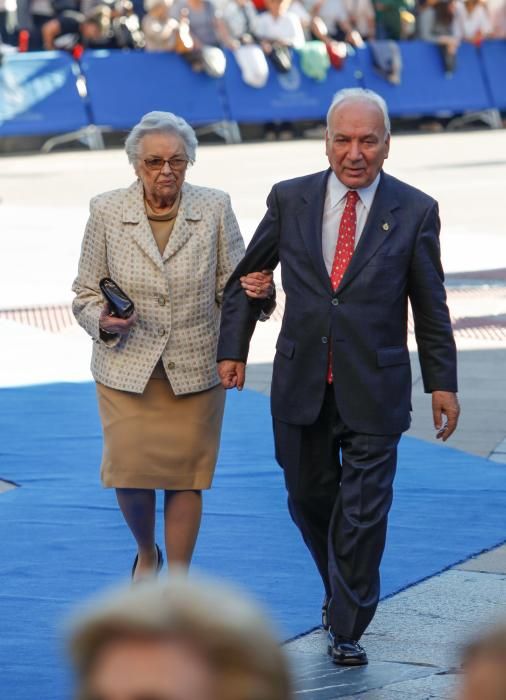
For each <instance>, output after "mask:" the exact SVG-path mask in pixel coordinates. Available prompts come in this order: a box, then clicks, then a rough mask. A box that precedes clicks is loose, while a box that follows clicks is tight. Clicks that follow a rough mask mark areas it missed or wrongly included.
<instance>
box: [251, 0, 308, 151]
mask: <svg viewBox="0 0 506 700" xmlns="http://www.w3.org/2000/svg"><path fill="white" fill-rule="evenodd" d="M265 7H266V8H267V11H266V12H264V13H262V14H261V15H259V16H258V19H257V22H256V35H257V37H258V38H259V40H260V45H261V47H262V49H263V51H264V53H265V55H266V56H267V57H268V58H269V59H270V61H271V65H272V66H273V67H274V68H275V70H277V71H278V72H280V73H287V72H289V71H290V70H291V67H292V57H291V50H292V49H299V48H301V47H302V46H304V44H305V41H306V39H305V37H304V30H303V29H302V24H301V22H300V19H299V18H298V17H297V15H295V14H294V13H293V12H290V0H265ZM293 135H294V131H293V125H292V124H291V123H290V122H268V123H267V124H265V125H264V137H265V139H267V140H273V139H275V138H277V137H278V136H279V138H281V139H290V138H293Z"/></svg>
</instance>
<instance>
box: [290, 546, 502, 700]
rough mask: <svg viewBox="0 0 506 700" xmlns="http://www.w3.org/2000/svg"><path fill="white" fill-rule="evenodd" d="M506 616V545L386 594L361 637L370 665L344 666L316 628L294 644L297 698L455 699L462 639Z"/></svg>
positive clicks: (292, 653)
mask: <svg viewBox="0 0 506 700" xmlns="http://www.w3.org/2000/svg"><path fill="white" fill-rule="evenodd" d="M499 618H503V619H506V547H505V546H502V547H499V548H497V549H495V550H493V551H492V552H490V553H486V554H483V555H480V556H479V557H476V558H473V559H471V560H470V561H469V562H466V563H464V564H461V565H459V566H458V567H455V568H454V569H451V570H449V571H447V572H445V573H443V574H440V575H438V576H434V577H433V578H430V579H428V580H427V581H424V582H422V583H419V584H418V585H416V586H412V587H411V588H408V589H407V590H405V591H403V592H401V593H398V594H397V595H395V596H393V597H391V598H389V599H387V600H385V601H383V602H382V603H380V605H379V607H378V611H377V613H376V615H375V617H374V620H373V622H372V623H371V625H370V627H369V629H368V630H367V632H366V634H365V635H364V637H363V638H362V643H363V645H364V647H365V648H366V650H367V653H368V655H369V666H368V667H367V668H356V669H353V668H352V669H345V670H343V669H340V668H338V667H335V666H334V665H333V664H332V662H331V661H330V659H328V658H326V656H325V654H326V634H325V632H324V631H323V630H320V629H319V630H315V631H313V632H310V633H309V634H307V635H305V636H303V637H301V638H299V639H297V640H295V641H293V642H289V643H288V644H287V649H288V650H289V653H290V656H291V657H292V658H293V662H294V667H295V668H296V669H297V679H298V681H297V692H296V697H299V696H300V697H307V698H311V699H312V700H331V699H332V698H342V699H344V698H351V697H353V698H355V699H357V698H361V699H363V700H387V699H388V700H396V699H397V698H398V699H399V700H401V698H413V699H415V698H416V700H426V699H428V698H441V699H443V698H454V697H455V692H456V686H457V683H458V676H459V665H460V661H459V653H460V650H461V647H462V645H463V644H465V642H466V641H468V640H469V639H471V638H472V636H473V635H474V634H476V633H477V632H479V631H482V630H483V628H484V627H485V626H486V625H489V624H492V623H494V622H497V620H498V619H499Z"/></svg>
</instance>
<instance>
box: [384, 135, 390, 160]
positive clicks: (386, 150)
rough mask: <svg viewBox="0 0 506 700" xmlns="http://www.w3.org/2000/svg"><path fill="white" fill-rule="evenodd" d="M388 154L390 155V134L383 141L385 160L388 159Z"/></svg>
mask: <svg viewBox="0 0 506 700" xmlns="http://www.w3.org/2000/svg"><path fill="white" fill-rule="evenodd" d="M389 153H390V134H387V137H386V139H385V160H386V159H387V158H388V154H389Z"/></svg>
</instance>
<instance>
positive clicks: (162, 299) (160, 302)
mask: <svg viewBox="0 0 506 700" xmlns="http://www.w3.org/2000/svg"><path fill="white" fill-rule="evenodd" d="M158 303H159V305H160V306H165V303H166V299H165V297H163V296H162V295H161V294H160V296H159V297H158Z"/></svg>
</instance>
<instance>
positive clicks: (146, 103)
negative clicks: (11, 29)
mask: <svg viewBox="0 0 506 700" xmlns="http://www.w3.org/2000/svg"><path fill="white" fill-rule="evenodd" d="M400 48H401V53H402V58H403V62H404V69H403V74H402V82H401V84H400V85H392V84H390V83H388V82H387V81H386V80H385V79H383V78H381V77H380V76H379V75H377V73H376V72H375V70H374V67H373V63H372V56H371V51H370V48H369V47H366V48H365V49H361V50H358V51H357V52H356V53H355V54H354V55H353V56H350V57H348V59H347V61H346V62H345V65H344V67H343V69H342V70H335V69H334V68H330V69H329V72H328V74H327V79H326V80H325V81H324V82H322V83H320V82H317V81H315V80H313V79H311V78H308V77H307V76H305V75H304V74H303V73H302V72H301V70H300V65H299V61H298V58H297V56H295V59H294V67H293V69H292V71H291V72H290V73H287V74H279V73H277V72H276V71H275V70H272V69H271V72H270V76H269V81H268V83H267V85H266V86H265V87H264V88H261V89H256V88H252V87H250V86H248V85H246V84H245V83H244V82H243V80H242V78H241V74H240V70H239V67H238V65H237V63H236V61H235V59H234V57H233V55H232V54H231V53H228V55H227V61H228V64H227V71H226V73H225V76H224V77H223V78H222V79H220V80H216V79H212V78H208V77H207V76H206V75H203V74H197V73H194V72H193V71H192V70H191V69H190V67H189V66H188V65H187V64H186V63H185V62H184V61H183V60H182V59H181V57H180V56H176V55H174V54H158V53H142V52H135V51H132V52H129V51H86V52H85V54H84V56H83V59H82V63H81V69H82V72H83V74H84V76H85V77H86V82H87V87H88V98H87V100H86V98H84V97H82V96H80V95H79V93H78V91H77V87H76V78H77V76H78V74H79V67H78V66H77V64H75V63H74V61H73V60H72V59H71V58H70V56H68V55H67V54H64V53H57V52H41V53H28V54H14V55H11V56H8V57H4V59H3V64H2V65H1V66H0V138H1V137H5V136H24V135H32V134H56V133H64V132H68V131H77V130H78V129H82V128H83V127H85V126H87V125H89V124H90V122H91V123H92V124H95V125H97V126H101V127H109V128H111V129H130V128H131V127H132V126H133V125H134V124H135V123H136V122H137V121H138V120H139V119H140V117H141V116H142V115H143V114H145V113H146V112H149V111H151V110H154V109H161V110H169V111H172V112H175V113H176V114H180V115H181V116H183V117H184V118H185V119H187V120H188V121H189V122H190V123H191V124H193V125H195V126H200V125H202V124H210V123H215V122H225V121H229V120H233V121H236V122H239V123H248V122H249V123H255V122H266V121H276V120H279V121H297V120H306V119H307V120H309V119H322V118H324V116H325V113H326V111H327V108H328V105H329V103H330V101H331V99H332V96H333V95H334V93H336V92H337V91H338V90H339V89H341V88H343V87H352V86H360V85H362V86H364V87H368V88H371V89H372V90H376V91H377V92H379V93H380V94H381V95H383V97H384V98H385V99H386V101H387V104H388V107H389V110H390V113H391V115H392V116H394V117H409V116H419V115H433V116H438V115H441V114H449V115H454V114H461V113H463V112H467V111H481V110H486V109H490V108H496V109H506V80H504V66H505V65H506V41H504V40H497V41H487V42H485V43H484V44H483V45H482V47H481V48H480V49H476V48H475V47H474V46H471V45H470V44H465V45H462V46H461V47H460V49H459V53H458V56H457V70H456V72H455V74H454V75H453V76H452V77H451V78H446V77H445V75H444V69H443V65H442V59H441V56H440V53H439V49H438V47H437V46H435V45H433V44H426V43H423V42H420V41H411V42H400Z"/></svg>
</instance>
